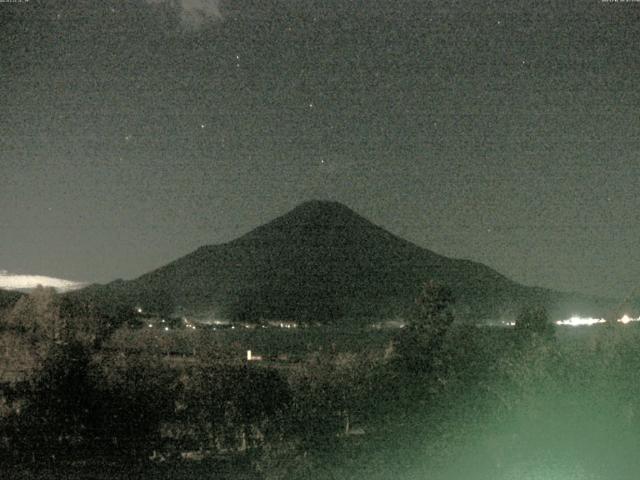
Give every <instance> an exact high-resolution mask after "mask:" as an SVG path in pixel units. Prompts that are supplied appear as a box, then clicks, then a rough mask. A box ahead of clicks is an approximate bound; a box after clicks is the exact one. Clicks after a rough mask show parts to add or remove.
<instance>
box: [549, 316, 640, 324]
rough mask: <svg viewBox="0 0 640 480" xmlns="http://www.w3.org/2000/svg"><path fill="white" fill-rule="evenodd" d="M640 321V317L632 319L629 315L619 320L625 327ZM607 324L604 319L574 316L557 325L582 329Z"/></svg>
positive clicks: (560, 321) (558, 322) (559, 321)
mask: <svg viewBox="0 0 640 480" xmlns="http://www.w3.org/2000/svg"><path fill="white" fill-rule="evenodd" d="M639 321H640V317H638V318H632V317H630V316H629V315H623V316H622V317H620V318H619V319H618V320H617V322H618V323H623V324H625V325H626V324H627V323H631V322H639ZM606 322H607V321H606V320H605V319H604V318H593V317H579V316H577V315H574V316H573V317H571V318H568V319H566V320H558V321H557V322H556V325H568V326H571V327H581V326H590V325H596V324H599V323H606Z"/></svg>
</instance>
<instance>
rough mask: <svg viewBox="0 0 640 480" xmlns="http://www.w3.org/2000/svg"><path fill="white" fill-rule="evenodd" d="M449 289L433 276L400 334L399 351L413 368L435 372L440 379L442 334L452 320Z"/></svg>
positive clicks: (443, 336)
mask: <svg viewBox="0 0 640 480" xmlns="http://www.w3.org/2000/svg"><path fill="white" fill-rule="evenodd" d="M453 303H454V297H453V293H452V292H451V290H450V289H449V288H448V287H446V286H444V285H440V284H438V283H436V282H434V281H433V280H431V281H429V282H427V283H425V284H424V285H423V287H422V290H421V292H420V294H419V296H418V297H417V298H416V308H415V310H414V312H413V314H412V315H411V316H410V319H409V323H408V325H407V327H406V328H405V329H404V331H403V332H402V334H401V335H400V338H399V342H398V352H399V354H400V356H401V357H402V358H404V360H405V363H406V366H407V367H408V368H409V369H410V370H411V371H413V372H423V373H434V374H435V375H436V377H438V378H440V379H442V378H441V377H442V375H443V370H444V368H445V365H444V359H443V356H442V353H443V348H444V344H445V338H446V335H447V333H448V331H449V328H450V326H451V324H452V323H453V320H454V316H453V311H452V306H453Z"/></svg>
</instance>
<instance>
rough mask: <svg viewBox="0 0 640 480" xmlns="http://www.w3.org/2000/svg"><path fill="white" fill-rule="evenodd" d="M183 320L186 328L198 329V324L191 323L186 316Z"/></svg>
mask: <svg viewBox="0 0 640 480" xmlns="http://www.w3.org/2000/svg"><path fill="white" fill-rule="evenodd" d="M182 321H183V322H184V326H185V327H186V328H190V329H191V330H195V329H196V326H195V325H194V324H193V323H191V322H190V321H189V320H187V319H186V318H184V317H183V318H182Z"/></svg>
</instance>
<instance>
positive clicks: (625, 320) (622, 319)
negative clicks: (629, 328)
mask: <svg viewBox="0 0 640 480" xmlns="http://www.w3.org/2000/svg"><path fill="white" fill-rule="evenodd" d="M618 321H619V322H620V323H624V324H625V325H626V324H627V323H630V322H640V317H638V318H632V317H630V316H629V315H623V316H622V317H620V318H619V319H618Z"/></svg>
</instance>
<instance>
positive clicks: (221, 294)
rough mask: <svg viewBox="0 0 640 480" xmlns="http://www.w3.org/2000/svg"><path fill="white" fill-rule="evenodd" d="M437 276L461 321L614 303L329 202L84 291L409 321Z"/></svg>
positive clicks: (224, 314)
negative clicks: (549, 285)
mask: <svg viewBox="0 0 640 480" xmlns="http://www.w3.org/2000/svg"><path fill="white" fill-rule="evenodd" d="M430 280H434V281H436V282H438V283H441V284H444V285H447V286H449V287H450V288H451V290H452V291H453V294H454V297H455V298H456V303H455V310H456V315H457V317H458V318H460V319H463V320H467V319H468V320H475V321H478V320H483V319H492V320H498V319H506V320H512V319H513V318H514V317H515V315H516V314H517V313H518V312H519V311H520V309H521V308H522V306H524V305H527V304H536V305H542V306H544V307H546V308H547V309H548V311H549V313H550V314H551V315H552V317H553V318H565V317H568V316H571V315H573V314H589V315H604V314H605V312H606V311H607V310H608V309H609V308H611V306H612V302H611V301H609V300H606V299H601V298H596V297H589V296H586V295H580V294H571V293H562V292H556V291H552V290H549V289H544V288H539V287H527V286H524V285H520V284H518V283H516V282H513V281H512V280H510V279H508V278H506V277H505V276H503V275H501V274H499V273H498V272H496V271H495V270H493V269H491V268H489V267H487V266H485V265H482V264H480V263H477V262H473V261H470V260H461V259H453V258H447V257H444V256H442V255H438V254H436V253H434V252H432V251H430V250H427V249H424V248H421V247H419V246H417V245H415V244H413V243H411V242H408V241H406V240H403V239H402V238H399V237H397V236H395V235H393V234H391V233H389V232H388V231H386V230H384V229H383V228H381V227H379V226H377V225H374V224H373V223H371V222H369V221H368V220H366V219H365V218H363V217H361V216H360V215H358V214H357V213H355V212H353V211H352V210H351V209H349V208H348V207H346V206H344V205H342V204H340V203H336V202H326V201H309V202H305V203H303V204H301V205H299V206H298V207H296V208H294V209H293V210H291V211H290V212H288V213H287V214H285V215H283V216H281V217H278V218H276V219H274V220H273V221H271V222H269V223H267V224H265V225H262V226H260V227H258V228H256V229H254V230H252V231H251V232H249V233H247V234H246V235H244V236H242V237H240V238H238V239H236V240H233V241H230V242H228V243H224V244H219V245H209V246H204V247H201V248H199V249H197V250H196V251H194V252H192V253H191V254H189V255H186V256H185V257H182V258H179V259H177V260H175V261H173V262H171V263H169V264H168V265H166V266H163V267H161V268H158V269H157V270H154V271H152V272H149V273H147V274H145V275H142V276H141V277H139V278H137V279H134V280H131V281H122V280H119V281H116V282H112V283H110V284H108V285H104V286H98V285H94V286H91V287H88V288H86V289H83V290H81V291H79V292H77V293H76V294H77V295H80V296H85V297H88V298H91V297H93V298H94V299H96V300H98V299H104V298H111V299H112V300H113V301H116V299H117V301H126V302H131V303H136V304H137V305H140V306H141V307H143V308H146V309H149V310H153V311H157V312H160V313H168V312H172V311H173V312H185V313H186V312H191V313H192V312H207V313H208V315H209V316H210V317H211V318H219V319H230V320H240V321H257V320H259V319H291V320H296V321H301V322H321V323H329V322H331V323H340V322H344V321H353V322H357V321H366V320H370V319H388V318H394V317H403V316H405V315H407V312H409V311H410V310H411V309H412V308H413V306H414V300H415V297H416V295H417V294H418V292H419V290H420V287H421V285H422V284H423V283H425V282H427V281H430Z"/></svg>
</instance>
